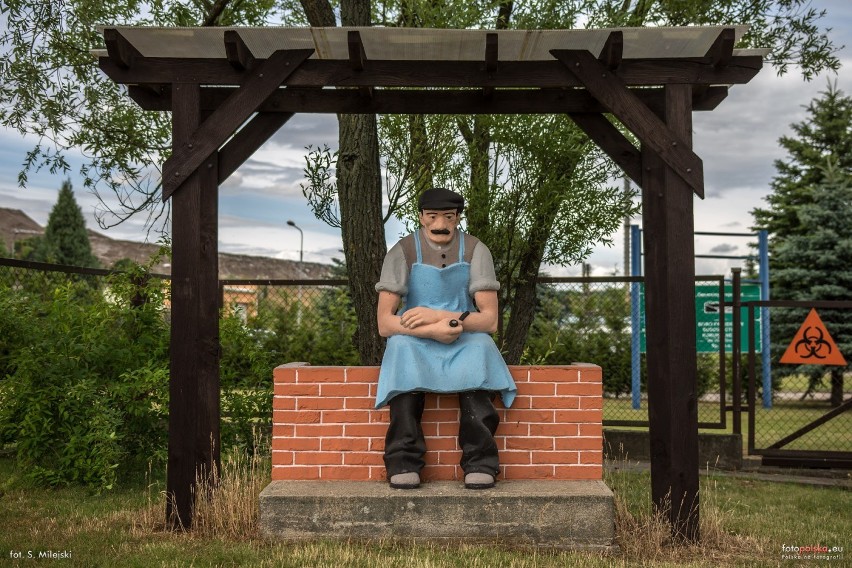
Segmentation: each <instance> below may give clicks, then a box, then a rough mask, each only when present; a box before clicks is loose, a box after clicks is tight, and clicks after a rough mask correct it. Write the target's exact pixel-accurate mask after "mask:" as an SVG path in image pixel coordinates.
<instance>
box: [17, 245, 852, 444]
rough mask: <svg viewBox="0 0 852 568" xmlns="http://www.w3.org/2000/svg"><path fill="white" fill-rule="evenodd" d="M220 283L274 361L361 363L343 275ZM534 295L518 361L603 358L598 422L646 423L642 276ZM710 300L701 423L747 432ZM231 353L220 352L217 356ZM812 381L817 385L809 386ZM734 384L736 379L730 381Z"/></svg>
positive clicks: (21, 264)
mask: <svg viewBox="0 0 852 568" xmlns="http://www.w3.org/2000/svg"><path fill="white" fill-rule="evenodd" d="M109 274H111V272H110V271H107V270H95V269H80V268H71V267H59V266H55V265H47V264H42V263H31V262H25V261H17V260H11V259H0V289H2V288H4V287H5V289H6V290H7V291H13V292H14V291H16V290H17V291H21V290H26V291H27V293H29V294H41V295H42V297H44V298H49V296H50V294H51V293H52V290H53V289H54V288H56V287H57V286H59V285H61V284H62V283H63V282H67V281H68V280H79V281H83V282H87V283H89V285H90V286H91V287H93V288H96V289H99V290H102V291H103V290H104V289H105V288H106V286H107V285H106V280H105V278H106V277H107V276H108V275H109ZM161 278H162V279H163V282H164V284H163V285H164V286H168V280H167V279H168V277H163V276H161ZM696 283H697V284H712V285H720V284H722V278H721V277H718V276H713V277H710V276H707V277H703V276H702V277H698V278H697V279H696ZM720 289H721V288H720ZM220 291H221V295H220V298H221V299H220V306H219V307H220V309H221V310H222V314H223V318H225V320H226V321H228V322H231V323H233V322H238V324H239V325H240V326H242V327H243V328H246V329H248V330H250V332H251V337H253V338H254V339H255V340H256V341H258V342H261V341H262V342H263V345H264V347H266V346H268V347H269V348H270V349H274V350H275V352H276V357H278V358H279V360H278V361H277V362H278V363H283V362H290V361H306V362H310V363H312V364H315V365H319V364H326V365H347V364H358V354H357V351H356V349H355V346H354V344H353V341H352V337H353V335H354V333H356V331H357V323H356V320H355V315H354V310H353V308H352V305H351V302H350V300H349V294H348V290H347V286H346V281H345V280H302V281H295V280H222V281H220ZM537 298H538V302H537V308H536V315H535V318H534V321H533V324H532V327H531V329H530V331H529V335H528V340H527V345H526V348H525V351H524V355H523V359H522V361H521V363H522V364H569V363H572V362H591V363H595V364H598V365H600V366H601V367H602V368H603V377H604V390H605V399H604V409H603V410H604V424H605V425H607V426H619V427H629V426H634V427H643V426H646V425H647V398H646V395H645V385H646V383H647V373H646V367H645V355H644V353H641V349H637V346H638V345H640V344H641V341H640V340H641V337H639V334H638V333H636V332H635V331H634V329H638V327H637V315H638V313H639V310H638V307H639V306H638V305H637V304H638V301H637V298H641V278H616V277H612V278H542V279H541V280H540V282H539V284H538V294H537ZM711 303H712V302H711ZM167 307H168V306H166V308H167ZM716 307H717V308H718V309H717V312H718V314H719V315H718V317H719V322H720V323H719V326H718V331H719V351H718V352H715V353H699V354H698V394H699V401H698V416H699V422H700V425H701V426H702V427H704V428H716V429H727V430H728V431H731V430H732V423H734V422H738V423H739V422H742V424H743V434H748V431H747V428H748V427H749V423H748V421H746V420H742V421H740V420H732V410H733V409H734V407H739V408H740V409H741V411H742V412H743V413H748V412H749V409H748V405H747V399H746V397H745V395H746V394H747V392H749V391H748V388H747V381H746V378H747V373H748V371H749V365H748V364H747V363H748V362H747V350H743V354H742V358H741V360H740V362H739V364H734V363H735V361H733V356H732V354H731V353H730V351H731V349H730V348H726V347H725V342H726V341H725V339H726V338H725V325H724V322H723V315H724V313H725V311H726V310H727V311H730V301H729V300H728V303H727V304H726V299H725V296H724V294H723V293H722V292H721V291H720V293H719V299H718V304H717V306H716ZM166 311H167V310H166ZM714 317H715V316H714ZM225 320H223V321H225ZM510 320H511V313H509V314H506V317H505V318H504V325H507V324H508V323H509V322H510ZM639 327H641V322H640V326H639ZM728 343H729V344H730V341H729V342H728ZM226 348H227V349H233V348H237V347H232V346H223V350H224V349H226ZM637 351H638V352H637ZM227 355H228V353H226V352H223V358H225V357H226V356H227ZM754 365H757V366H758V367H759V365H760V361H759V360H757V363H754V362H753V363H752V370H753V369H754ZM732 373H738V375H739V378H740V381H741V382H740V383H739V384H737V385H735V384H734V383H732V382H731V378H730V377H731V376H732ZM270 375H271V369H270ZM758 381H759V379H758ZM827 381H828V379H825V378H821V379H819V380H817V379H812V378H811V379H808V378H803V377H801V376H795V375H794V376H792V377H788V378H786V379H784V380H780V379H779V380H778V381H776V384H775V385H774V386H773V395H772V397H773V398H772V400H773V401H774V404H773V406H772V408H765V407H760V406H759V403H758V408H756V409H754V410H753V415H756V416H757V418H758V423H757V424H758V426H757V428H758V432H757V435H758V437H759V436H761V435H762V434H760V431H759V429H760V428H761V426H760V425H761V424H763V425H764V426H763V427H764V428H774V429H776V430H778V431H781V432H788V433H789V432H795V431H796V430H797V428H800V427H801V425H802V424H807V423H809V420H812V419H813V418H814V417H815V416H817V417H818V416H822V415H824V414H825V413H827V412H829V411H830V410H831V406H830V404H831V401H829V400H828V399H829V398H830V392H829V390H830V384H829V382H827ZM637 385H638V392H637V389H636V386H637ZM809 385H815V386H813V388H810V389H809V388H808V386H809ZM733 386H737V387H739V386H742V388H741V389H734V388H732V387H733ZM850 386H852V385H850V381H849V380H848V379H847V380H846V382H845V383H843V386H842V394H841V399H842V400H843V401H846V402H847V403H848V399H849V395H850V390H852V388H850ZM737 390H740V391H741V392H742V393H743V398H742V399H741V400H740V401H739V402H740V403H741V404H737V401H736V400H735V399H734V394H733V393H734V392H736V391H737ZM835 390H836V388H835ZM750 392H754V389H752V391H750ZM761 420H762V421H761ZM850 420H852V413H849V412H846V413H840V414H836V415H832V416H831V419H826V420H825V421H824V422H825V423H824V424H822V423H821V427H820V428H819V429H815V430H814V432H813V433H811V434H810V435H809V436H802V437H801V439H799V440H797V441H796V443H795V446H796V448H799V449H824V448H826V447H828V448H832V449H840V450H843V449H846V446H848V444H849V440H852V423H850ZM760 439H761V438H759V439H758V447H759V446H760ZM809 440H812V441H809Z"/></svg>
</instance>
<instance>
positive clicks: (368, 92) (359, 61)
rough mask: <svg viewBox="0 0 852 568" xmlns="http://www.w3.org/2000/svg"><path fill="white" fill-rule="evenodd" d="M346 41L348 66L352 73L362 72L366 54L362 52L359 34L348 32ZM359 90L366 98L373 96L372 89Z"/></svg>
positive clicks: (361, 88) (353, 31) (360, 88)
mask: <svg viewBox="0 0 852 568" xmlns="http://www.w3.org/2000/svg"><path fill="white" fill-rule="evenodd" d="M346 40H347V44H348V46H349V64H350V65H351V66H352V69H353V70H354V71H357V72H361V71H363V70H364V69H365V67H366V65H367V52H366V51H365V50H364V42H363V41H362V40H361V32H359V31H358V30H349V32H348V33H347V34H346ZM359 90H360V91H361V94H362V95H364V96H366V97H372V96H373V87H359Z"/></svg>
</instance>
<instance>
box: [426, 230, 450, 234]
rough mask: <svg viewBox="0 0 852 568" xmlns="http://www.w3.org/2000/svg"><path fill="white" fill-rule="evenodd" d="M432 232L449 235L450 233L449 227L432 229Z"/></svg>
mask: <svg viewBox="0 0 852 568" xmlns="http://www.w3.org/2000/svg"><path fill="white" fill-rule="evenodd" d="M430 232H431V233H432V234H433V235H449V234H450V230H449V229H432V230H431V231H430Z"/></svg>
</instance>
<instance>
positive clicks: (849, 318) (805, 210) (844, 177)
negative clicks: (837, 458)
mask: <svg viewBox="0 0 852 568" xmlns="http://www.w3.org/2000/svg"><path fill="white" fill-rule="evenodd" d="M820 169H821V170H822V176H823V178H824V179H823V181H821V182H819V183H818V184H817V185H815V186H813V187H811V188H810V191H809V195H808V197H809V200H810V202H809V203H806V204H803V205H800V206H798V207H796V208H795V210H794V211H793V214H794V215H795V217H796V221H797V224H798V225H799V226H800V227H801V228H802V230H800V231H798V232H796V233H793V234H790V235H788V236H787V237H786V238H783V239H780V242H777V243H776V244H775V247H774V254H773V256H772V257H771V262H772V264H773V269H772V271H771V272H770V274H771V279H772V284H773V288H772V291H773V297H774V298H776V299H784V300H799V301H803V300H812V301H813V300H848V299H849V298H850V297H852V269H850V266H852V208H850V206H849V204H850V203H852V171H850V170H849V169H848V168H847V169H846V170H841V169H840V168H838V167H836V166H835V165H834V164H833V163H832V161H831V159H830V158H826V162H825V166H824V167H823V168H820ZM778 315H779V316H780V317H776V316H775V314H773V319H772V322H773V326H775V325H776V322H777V324H778V325H779V326H780V327H781V328H782V329H783V330H784V332H782V333H781V334H778V336H780V339H781V343H780V344H775V345H773V347H775V350H776V351H780V350H781V349H784V348H786V344H787V343H789V339H790V338H791V337H793V335H794V334H795V332H796V330H797V328H798V326H799V325H801V322H802V321H804V314H803V312H802V311H801V310H795V311H792V312H791V311H789V310H788V311H779V314H778ZM820 317H821V319H822V320H823V322H824V323H825V325H826V328H827V329H828V331H829V333H831V336H832V338H833V339H834V340H835V342H836V343H837V347H838V348H839V349H840V351H841V353H847V354H849V353H852V310H849V309H846V310H841V309H837V310H820ZM830 369H831V370H830V377H831V379H830V382H831V396H830V404H831V406H833V407H836V406H840V404H842V403H843V373H844V371H845V370H846V369H847V367H840V366H833V367H831V368H830ZM788 372H789V371H788ZM796 372H804V373H807V374H808V375H809V376H810V377H811V379H812V380H811V387H810V388H813V386H814V385H815V383H816V381H818V380H820V379H821V378H822V376H823V375H824V374H825V367H820V366H805V367H804V368H796Z"/></svg>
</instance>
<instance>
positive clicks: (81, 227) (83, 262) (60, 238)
mask: <svg viewBox="0 0 852 568" xmlns="http://www.w3.org/2000/svg"><path fill="white" fill-rule="evenodd" d="M17 252H18V255H19V256H20V257H21V258H25V259H27V260H36V261H41V262H53V263H56V264H65V265H68V266H81V267H84V268H95V267H97V266H99V263H98V259H97V258H95V255H94V254H92V245H91V244H90V243H89V233H88V232H87V231H86V220H85V219H84V218H83V211H82V210H81V209H80V206H79V205H77V201H76V200H75V199H74V191H73V190H72V189H71V181H70V180H65V181H64V182H63V183H62V187H61V188H60V189H59V196H58V197H57V199H56V203H55V204H54V206H53V209H51V210H50V216H49V217H48V219H47V226H46V227H45V229H44V235H39V236H36V237H31V238H29V239H26V240H25V241H21V243H20V246H19V247H18V251H17Z"/></svg>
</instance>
